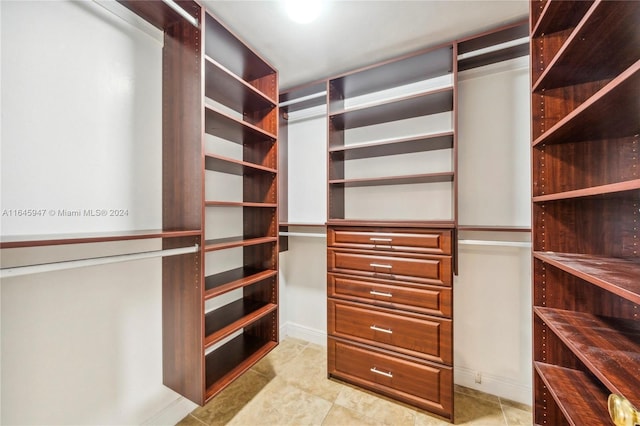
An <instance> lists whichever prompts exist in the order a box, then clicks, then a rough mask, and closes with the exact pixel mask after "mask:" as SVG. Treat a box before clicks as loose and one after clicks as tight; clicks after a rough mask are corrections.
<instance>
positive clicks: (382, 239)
mask: <svg viewBox="0 0 640 426" xmlns="http://www.w3.org/2000/svg"><path fill="white" fill-rule="evenodd" d="M369 240H371V241H373V242H375V243H390V242H392V241H393V238H376V237H371V238H369Z"/></svg>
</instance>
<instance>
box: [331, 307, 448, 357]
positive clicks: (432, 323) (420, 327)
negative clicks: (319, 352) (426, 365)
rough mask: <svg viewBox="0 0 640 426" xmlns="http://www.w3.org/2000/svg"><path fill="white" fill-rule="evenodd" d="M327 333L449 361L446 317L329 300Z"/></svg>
mask: <svg viewBox="0 0 640 426" xmlns="http://www.w3.org/2000/svg"><path fill="white" fill-rule="evenodd" d="M327 324H328V326H327V327H328V328H327V332H328V333H329V334H330V335H332V336H335V337H341V338H344V339H349V340H352V341H355V342H360V343H364V344H370V345H374V346H376V347H380V348H383V349H387V350H391V351H395V352H400V353H404V354H407V355H411V356H414V357H417V358H424V359H427V360H430V361H435V362H438V363H442V364H447V365H451V364H452V362H453V350H452V348H453V327H452V321H451V320H450V319H445V318H438V317H434V316H426V315H422V314H414V313H408V312H398V311H396V310H392V309H385V308H379V307H372V306H368V305H362V304H358V303H353V302H346V301H338V300H331V299H330V300H329V301H328V314H327Z"/></svg>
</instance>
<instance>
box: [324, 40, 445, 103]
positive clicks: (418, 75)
mask: <svg viewBox="0 0 640 426" xmlns="http://www.w3.org/2000/svg"><path fill="white" fill-rule="evenodd" d="M452 67H453V46H451V45H447V46H444V47H440V48H436V49H432V50H429V51H426V52H422V53H419V54H416V55H412V56H407V57H404V58H399V59H393V60H390V61H388V62H385V63H383V64H381V65H374V66H370V67H367V68H364V69H361V70H358V71H354V72H351V73H349V74H346V75H343V76H341V77H337V78H334V79H332V80H331V81H330V85H331V88H332V91H335V93H336V94H339V95H340V96H339V98H340V99H344V98H351V97H355V96H359V95H363V94H365V93H372V92H378V91H381V90H386V89H391V88H393V87H398V86H402V85H406V84H410V83H414V82H417V81H421V80H426V79H430V78H433V77H438V76H442V75H446V74H449V73H451V72H452V70H453V68H452Z"/></svg>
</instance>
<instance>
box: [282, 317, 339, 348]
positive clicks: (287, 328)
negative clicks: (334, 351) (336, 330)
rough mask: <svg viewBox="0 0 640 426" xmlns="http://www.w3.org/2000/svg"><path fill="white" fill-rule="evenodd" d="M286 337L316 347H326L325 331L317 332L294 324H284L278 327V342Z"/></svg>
mask: <svg viewBox="0 0 640 426" xmlns="http://www.w3.org/2000/svg"><path fill="white" fill-rule="evenodd" d="M287 336H289V337H295V338H296V339H302V340H306V341H307V342H311V343H315V344H316V345H321V346H327V333H326V331H322V330H317V329H314V328H310V327H306V326H304V325H300V324H296V323H292V322H286V323H285V324H283V325H281V326H280V340H284V338H285V337H287Z"/></svg>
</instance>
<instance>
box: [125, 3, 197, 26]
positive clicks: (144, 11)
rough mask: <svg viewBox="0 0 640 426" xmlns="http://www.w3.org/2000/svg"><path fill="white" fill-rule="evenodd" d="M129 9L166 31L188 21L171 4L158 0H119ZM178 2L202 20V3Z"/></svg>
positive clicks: (194, 16)
mask: <svg viewBox="0 0 640 426" xmlns="http://www.w3.org/2000/svg"><path fill="white" fill-rule="evenodd" d="M118 2H119V3H122V4H123V5H124V6H126V7H127V8H128V9H130V10H131V11H133V12H134V13H136V14H137V15H138V16H140V17H141V18H143V19H145V20H146V21H147V22H149V23H151V24H152V25H154V26H155V27H157V28H159V29H161V30H163V31H165V30H167V29H169V28H170V27H171V26H173V25H175V24H180V23H181V22H186V21H185V18H183V17H182V16H180V15H179V14H178V13H177V12H176V11H175V10H173V9H172V8H171V7H170V6H169V5H167V4H165V3H163V2H158V1H156V0H118ZM176 3H177V4H178V5H179V6H180V7H181V8H182V9H183V10H184V11H185V12H187V13H188V14H189V15H191V16H192V17H193V18H195V19H196V20H197V21H198V23H200V22H202V21H201V16H200V5H199V4H198V2H195V1H191V0H177V1H176Z"/></svg>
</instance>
